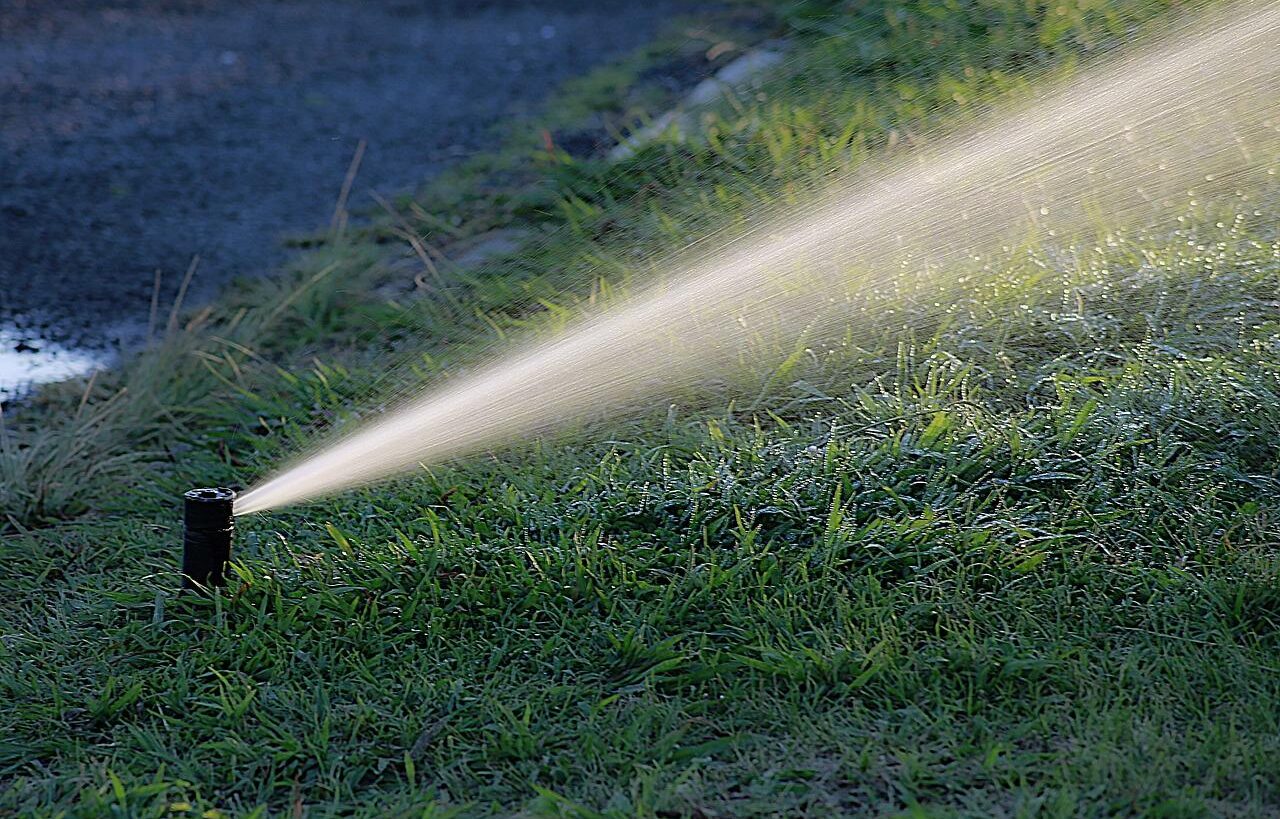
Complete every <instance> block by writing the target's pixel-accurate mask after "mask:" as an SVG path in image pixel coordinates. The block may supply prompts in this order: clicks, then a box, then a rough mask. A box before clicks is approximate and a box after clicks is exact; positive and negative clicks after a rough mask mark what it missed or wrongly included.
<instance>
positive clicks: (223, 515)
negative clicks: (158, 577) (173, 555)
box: [182, 487, 236, 590]
mask: <svg viewBox="0 0 1280 819" xmlns="http://www.w3.org/2000/svg"><path fill="white" fill-rule="evenodd" d="M235 499H236V493H235V492H234V491H232V490H230V489H225V488H223V487H216V488H209V489H192V490H191V491H189V492H187V493H185V494H184V495H183V496H182V511H183V531H182V588H184V589H192V590H206V589H213V588H218V587H221V586H225V585H226V584H227V577H226V569H227V563H228V562H229V561H230V560H231V536H232V535H233V534H234V533H235V524H234V522H233V518H232V508H233V507H234V505H235Z"/></svg>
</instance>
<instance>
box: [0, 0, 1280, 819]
mask: <svg viewBox="0 0 1280 819" xmlns="http://www.w3.org/2000/svg"><path fill="white" fill-rule="evenodd" d="M742 8H748V7H746V6H743V7H742ZM1179 9H1180V4H1178V3H1175V2H1154V1H1152V2H1147V1H1145V0H1064V2H1059V3H1055V4H1044V3H1028V2H1013V1H1012V0H952V1H951V2H930V3H918V4H909V5H905V6H904V5H895V4H889V3H885V2H882V1H881V0H868V2H860V3H832V2H809V3H796V4H791V5H788V6H787V7H785V9H780V10H774V11H772V12H770V13H769V14H768V15H766V16H765V17H764V18H762V19H764V20H765V22H760V21H759V20H757V21H756V22H755V23H754V24H753V25H754V26H756V28H755V29H753V30H756V31H757V32H758V31H760V30H761V27H763V28H764V29H767V31H766V33H767V34H769V35H770V36H779V37H785V38H786V41H787V43H788V50H787V53H786V59H785V62H784V64H783V67H782V68H781V70H779V71H778V72H777V73H776V74H775V75H774V76H773V77H772V78H771V79H769V80H768V81H767V82H765V83H764V85H762V86H760V87H759V88H756V89H752V90H751V91H749V92H744V93H742V94H740V95H738V96H737V97H735V98H734V99H731V100H727V101H726V102H725V103H724V104H723V105H721V106H718V107H715V108H714V109H712V110H710V111H707V112H705V114H704V115H703V116H701V117H700V119H699V122H700V128H701V132H700V135H699V137H698V138H695V139H690V140H687V141H679V140H676V139H675V138H674V137H673V138H671V139H664V140H661V141H659V142H657V143H655V144H653V145H651V146H649V147H647V148H644V149H643V150H641V151H640V152H639V153H638V154H637V155H636V156H634V157H632V158H630V159H627V160H625V161H623V162H622V163H619V164H610V163H607V162H605V161H604V160H603V159H601V158H599V157H591V156H578V155H573V154H572V153H569V152H566V151H564V150H562V149H560V148H557V142H556V139H557V137H561V142H563V143H569V142H571V141H572V140H570V139H568V138H567V137H568V136H569V135H571V134H572V132H573V131H572V128H573V126H572V124H571V123H566V122H565V121H563V120H556V119H555V117H554V115H553V114H552V113H549V114H548V120H547V128H546V135H545V137H544V136H543V135H542V134H541V133H538V132H537V131H536V129H535V131H534V132H533V133H513V134H512V135H510V137H509V138H508V140H507V141H506V142H505V143H504V144H503V146H502V147H501V148H499V149H495V152H494V153H493V154H492V155H491V156H487V157H481V158H477V159H476V160H474V161H473V162H471V163H469V164H468V165H467V166H466V167H464V168H462V169H460V170H459V171H457V172H455V173H454V174H451V175H450V176H448V177H447V178H445V179H443V180H440V181H439V182H437V183H435V184H434V185H432V186H428V187H427V188H426V189H425V190H424V191H422V192H421V194H419V195H418V196H417V197H415V198H414V199H413V200H412V201H410V200H408V199H403V200H400V201H397V202H395V203H389V208H390V209H391V210H394V211H395V215H394V216H392V215H389V214H387V213H385V212H384V213H381V214H379V215H377V216H376V217H374V220H373V222H372V223H370V224H369V225H368V226H366V227H364V228H361V229H359V230H355V231H352V232H351V233H350V234H348V235H346V236H343V237H335V236H328V237H323V241H321V242H320V246H319V247H316V248H313V249H310V250H308V251H307V252H306V253H305V254H304V256H303V257H302V258H301V259H300V260H299V261H298V262H297V265H296V269H294V270H292V271H290V272H289V273H288V274H287V275H285V276H282V277H281V278H279V279H277V280H274V281H271V282H259V283H256V284H245V285H242V286H240V287H239V288H237V289H235V290H232V291H230V292H228V293H226V294H225V295H224V297H223V298H222V299H221V300H220V301H219V302H218V303H217V304H215V305H212V306H211V307H210V308H208V309H205V310H201V311H199V312H197V313H194V314H189V315H184V316H183V317H181V321H177V322H175V323H176V324H178V325H179V329H178V330H177V331H175V332H174V333H173V334H171V335H170V336H169V337H168V338H167V339H165V340H163V341H162V342H160V343H158V344H157V345H156V346H155V347H154V348H153V349H152V350H150V351H148V352H146V353H144V354H143V355H142V356H140V357H139V359H138V360H137V361H135V362H134V363H133V364H132V365H130V366H128V367H126V368H125V369H124V370H122V371H121V372H118V373H112V374H106V375H103V376H101V377H99V378H98V379H96V380H95V381H94V382H93V383H92V384H89V385H87V386H86V385H83V384H81V385H67V386H65V387H59V388H53V389H50V390H47V391H46V392H45V393H43V394H42V395H40V396H38V397H37V398H36V399H34V400H33V401H31V402H30V403H29V404H28V405H26V406H25V407H22V408H19V409H18V410H17V411H16V412H7V413H6V415H5V423H6V429H5V431H4V436H5V437H4V438H3V439H2V440H3V447H4V448H3V450H0V492H2V493H3V495H2V497H3V498H4V502H3V505H2V506H3V508H0V515H4V516H5V517H4V521H5V522H4V523H0V526H4V529H3V534H4V541H3V545H0V591H2V592H3V594H4V597H5V599H6V603H7V604H6V605H5V606H4V608H3V610H0V635H2V639H0V698H3V701H4V703H5V704H4V706H3V707H2V708H0V813H4V812H9V813H12V814H15V815H24V816H26V815H32V816H105V815H118V816H156V817H161V816H183V815H192V816H200V815H204V816H277V815H279V816H303V815H305V816H330V815H361V816H387V815H389V816H406V817H407V816H424V817H439V816H490V815H497V816H506V815H527V816H566V817H593V816H609V817H615V816H616V817H630V816H649V817H658V816H662V817H668V816H672V817H673V816H706V817H709V816H753V815H779V814H782V815H815V816H828V815H862V814H871V815H881V814H888V815H898V814H903V815H909V816H917V815H918V816H991V815H998V816H1037V815H1048V816H1076V815H1087V816H1113V815H1135V814H1137V815H1150V816H1201V815H1239V816H1265V815H1275V814H1276V813H1277V812H1280V709H1277V707H1276V703H1278V702H1280V552H1278V551H1277V544H1278V543H1280V295H1278V294H1280V238H1278V237H1277V236H1276V231H1275V215H1276V212H1275V209H1274V208H1266V207H1263V206H1261V205H1258V204H1257V203H1256V202H1249V203H1247V204H1246V203H1244V202H1243V201H1241V200H1225V201H1220V202H1196V203H1192V202H1190V201H1188V202H1187V203H1185V204H1184V205H1183V206H1181V210H1180V216H1181V218H1180V220H1179V221H1178V222H1176V225H1177V227H1176V228H1161V229H1158V230H1150V231H1142V230H1136V229H1132V228H1128V227H1126V228H1125V229H1120V228H1118V227H1115V228H1112V227H1109V226H1108V225H1106V224H1105V223H1100V224H1099V225H1097V226H1096V235H1093V236H1091V237H1089V239H1088V241H1084V240H1081V241H1077V242H1075V243H1072V244H1070V245H1067V246H1045V245H1028V246H1018V247H1010V248H1006V249H1004V250H1003V251H1000V252H993V253H992V254H990V255H988V256H984V257H983V258H980V259H975V260H973V261H972V262H971V263H967V265H966V266H964V267H963V269H955V270H951V271H949V273H950V274H951V275H952V276H953V277H954V279H955V280H957V281H965V282H969V283H970V284H968V285H966V286H964V287H958V288H956V289H955V290H954V292H953V293H952V291H949V293H952V295H953V296H954V298H953V300H952V301H951V302H949V303H948V304H947V305H946V308H945V309H944V310H939V309H936V308H935V307H934V306H933V305H932V304H929V303H926V302H925V301H924V300H922V299H919V298H911V297H910V296H911V293H910V292H906V291H904V292H905V295H904V294H903V293H900V294H899V300H898V301H889V302H886V304H885V310H892V311H893V312H892V313H888V314H887V315H891V316H893V318H892V319H891V320H883V321H878V322H874V323H868V324H866V325H858V324H856V323H855V324H851V325H850V328H849V332H848V333H847V334H846V336H845V337H844V339H843V340H842V341H841V342H840V343H837V344H832V345H829V346H825V347H815V348H813V349H810V350H808V351H806V352H805V353H804V354H803V355H801V356H798V357H793V358H789V359H787V364H786V365H785V366H784V367H780V368H778V369H770V370H769V371H767V372H747V373H744V374H739V375H740V378H737V379H732V378H729V379H725V380H722V381H717V382H716V383H713V384H710V385H707V386H705V387H704V388H702V389H699V390H694V391H689V392H687V393H686V392H682V393H681V394H679V395H677V396H675V397H673V398H672V399H671V400H669V401H667V400H664V401H663V402H661V405H660V406H655V407H637V408H635V410H634V411H632V412H629V413H620V414H618V415H617V416H616V417H614V418H611V419H607V420H598V421H593V422H591V423H587V424H580V425H578V426H576V427H574V428H573V429H568V430H564V431H562V433H561V434H559V435H556V436H553V437H547V438H544V439H539V440H530V441H522V442H518V443H517V444H514V445H512V446H510V447H507V448H505V449H502V450H500V451H495V452H493V453H489V454H485V455H482V456H477V457H474V458H471V459H468V460H464V461H459V462H454V463H444V464H431V465H428V466H424V467H423V468H422V469H421V470H420V471H418V472H417V473H415V474H412V475H409V476H406V477H404V478H400V479H397V480H394V481H392V482H389V483H384V484H380V485H377V486H373V487H366V488H363V489H359V490H355V491H352V492H349V493H345V494H343V495H341V496H338V497H335V498H332V499H329V500H325V501H321V502H316V503H311V504H306V505H302V506H298V507H294V508H289V509H284V510H280V511H276V512H271V513H267V514H263V515H254V516H247V517H243V518H240V519H239V520H238V526H239V533H238V536H237V554H236V564H235V566H234V578H233V579H232V582H231V584H230V585H229V586H228V588H227V589H226V590H224V591H223V592H222V593H220V594H218V595H216V596H214V597H212V598H209V599H205V598H201V597H197V596H179V595H177V594H175V592H174V589H175V588H176V586H177V584H178V578H177V575H176V565H177V564H176V559H177V550H178V541H179V540H180V529H179V527H180V523H179V521H178V509H177V501H176V498H177V496H178V495H179V494H180V493H181V492H182V491H183V490H185V489H187V488H189V487H192V486H200V485H210V484H219V483H222V484H235V485H249V484H251V483H252V482H253V481H255V480H257V479H259V478H261V477H263V476H265V475H268V474H270V473H272V472H273V471H274V470H275V469H276V468H277V467H278V465H279V464H280V463H281V461H282V460H284V459H286V458H287V457H289V456H290V455H292V454H294V453H297V452H299V451H302V450H304V449H305V448H307V447H308V446H310V445H312V444H314V442H315V441H317V440H322V439H323V437H324V436H326V435H329V434H332V433H333V432H334V431H335V430H341V429H343V428H349V427H350V426H353V425H354V424H355V423H356V422H358V421H359V420H360V418H362V417H367V416H369V415H371V414H374V413H376V412H377V411H378V408H380V407H382V406H384V405H385V404H387V403H389V402H391V401H393V400H394V398H395V396H397V395H403V394H405V393H406V392H407V391H409V390H410V389H415V388H417V387H420V386H421V385H422V384H424V383H425V384H441V383H448V381H449V380H450V379H453V378H456V377H457V376H458V375H459V374H460V373H462V372H464V371H465V370H466V369H467V368H468V367H472V366H474V364H475V363H476V362H477V361H480V360H484V359H486V358H488V357H489V356H491V355H493V354H495V351H499V350H501V349H503V348H504V347H505V346H506V345H507V344H510V343H513V341H512V340H513V339H519V338H521V337H523V336H524V335H527V334H533V335H543V334H549V333H553V332H555V331H556V329H557V328H559V327H562V326H563V325H564V324H565V323H566V322H567V321H569V320H570V319H571V317H572V316H573V315H575V314H576V313H578V312H579V311H580V310H581V309H583V307H584V306H586V305H588V304H598V303H600V302H605V303H609V302H611V301H612V300H621V299H622V298H624V297H625V294H626V293H627V292H628V291H630V290H632V289H633V288H635V287H636V286H638V285H640V284H641V283H643V282H644V281H645V280H646V279H647V278H648V277H650V276H652V275H653V274H654V272H655V268H657V267H658V262H659V260H661V259H662V258H664V257H665V256H666V254H668V253H670V252H674V251H676V250H678V249H680V248H681V247H684V246H685V245H687V244H688V243H689V242H691V241H694V240H696V239H697V238H698V237H700V236H701V235H703V234H704V233H705V232H706V231H708V230H713V229H715V230H722V231H729V232H732V231H734V230H736V229H739V228H740V227H741V226H742V225H743V224H744V222H745V221H746V220H747V218H748V216H750V215H751V214H754V213H758V212H759V209H760V208H761V207H771V206H773V205H779V204H791V203H794V202H796V201H803V197H804V195H805V192H806V191H810V190H812V189H814V188H815V187H816V186H817V185H819V184H820V183H821V180H823V179H826V178H829V177H830V176H831V175H833V174H836V175H838V174H844V173H853V172H856V171H857V169H858V168H859V167H861V166H862V165H863V164H864V163H865V162H867V161H869V160H871V159H874V158H876V157H878V156H882V155H883V154H884V153H885V152H888V151H902V150H909V146H910V145H911V143H912V140H913V139H926V138H931V137H932V135H935V134H940V133H943V132H945V131H947V130H948V129H951V128H954V127H956V125H957V124H958V123H963V122H966V121H969V120H970V119H971V118H972V117H973V116H975V115H976V114H977V112H978V111H979V109H980V108H981V105H982V103H984V102H991V101H996V100H1000V99H1002V98H1005V97H1008V96H1011V95H1018V94H1020V93H1023V92H1024V91H1025V90H1026V89H1027V87H1028V86H1029V84H1031V82H1032V81H1033V80H1039V81H1051V80H1053V79H1054V78H1058V77H1062V76H1065V75H1069V74H1070V73H1072V72H1073V71H1075V70H1077V67H1078V66H1079V65H1080V64H1084V63H1087V62H1088V60H1089V58H1091V57H1093V56H1096V55H1097V54H1098V53H1100V52H1104V51H1106V50H1107V49H1109V48H1112V47H1114V46H1116V45H1117V44H1119V43H1122V42H1125V41H1128V40H1130V39H1133V38H1135V37H1146V36H1156V35H1157V34H1158V32H1159V31H1160V30H1161V29H1162V28H1163V27H1164V26H1165V25H1166V24H1167V21H1168V20H1170V19H1172V18H1173V17H1176V16H1177V15H1178V14H1180V13H1181V12H1180V11H1179ZM653 59H657V57H656V56H655V55H654V54H653V53H647V54H645V55H640V56H638V57H637V58H636V60H635V61H633V62H632V63H630V64H628V65H627V66H623V67H616V68H612V69H608V70H607V71H606V72H602V73H600V74H598V75H596V76H595V77H593V78H588V80H586V81H582V82H580V83H579V84H577V85H576V86H575V87H573V88H569V89H566V91H565V98H564V99H563V100H562V101H561V102H560V103H558V104H554V103H553V105H552V106H551V109H552V110H553V111H554V110H555V109H557V107H558V109H559V110H561V111H578V110H579V109H582V110H586V109H592V108H598V107H599V106H600V105H602V104H604V103H602V102H600V101H599V100H598V99H596V98H597V97H602V96H604V97H605V98H608V95H605V94H602V91H601V89H602V88H604V89H611V93H614V92H616V90H617V89H619V88H621V87H624V86H625V85H626V84H627V82H628V79H627V78H631V79H634V80H637V81H639V78H642V77H643V74H644V65H645V64H646V61H648V60H653ZM640 99H642V100H645V99H647V98H644V97H643V95H642V97H641V98H640ZM655 99H658V97H655ZM587 100H590V104H588V103H587ZM650 102H652V101H650ZM574 104H576V105H577V106H578V108H575V107H574ZM637 105H639V103H637ZM617 114H618V116H619V117H625V116H634V115H635V111H631V110H629V109H627V108H626V106H625V105H622V104H619V106H618V108H617ZM497 227H503V228H520V229H522V230H523V231H525V232H526V233H525V235H527V237H528V238H527V239H526V240H525V242H524V246H523V247H522V248H521V249H520V250H519V251H518V252H515V253H512V254H510V255H508V256H505V257H503V258H500V259H496V260H493V261H491V262H490V263H488V264H486V265H484V266H482V267H480V268H477V269H471V270H461V269H455V268H452V267H450V266H449V265H448V264H447V263H446V262H445V261H443V257H441V258H436V257H435V256H434V255H433V254H434V252H435V251H434V249H435V248H439V247H447V246H448V245H449V243H450V242H457V241H461V240H463V239H466V238H467V237H468V236H473V235H476V234H479V233H483V232H484V231H487V230H490V229H492V228H497ZM406 234H409V235H412V236H414V237H415V240H416V241H418V242H419V243H420V244H421V245H422V246H423V248H425V249H426V255H427V256H428V258H429V259H432V260H433V261H432V264H431V265H430V267H427V269H425V270H419V269H417V268H415V269H414V272H415V273H420V274H421V275H419V276H418V279H417V280H418V282H419V286H417V287H416V288H414V287H412V286H407V285H405V281H404V280H405V279H406V278H407V279H412V278H413V277H412V276H408V277H406V276H404V275H402V274H396V273H394V272H389V267H388V265H387V264H386V261H385V260H386V258H387V252H388V248H390V247H393V246H398V245H396V244H395V243H397V242H399V241H400V238H401V237H403V236H404V235H406ZM403 267H404V265H403V264H400V265H398V266H396V265H392V266H391V267H390V270H391V271H395V270H402V269H403ZM424 267H426V266H424ZM397 275H400V278H396V276H397ZM949 298H950V296H949ZM183 327H185V328H186V329H181V328H183ZM741 379H746V380H747V381H748V383H749V384H750V383H754V385H755V386H754V388H743V382H742V380H741ZM752 379H754V382H752V381H751V380H752Z"/></svg>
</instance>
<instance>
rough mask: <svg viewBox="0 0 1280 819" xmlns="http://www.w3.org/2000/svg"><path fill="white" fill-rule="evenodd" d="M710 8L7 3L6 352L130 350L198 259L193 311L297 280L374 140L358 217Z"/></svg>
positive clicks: (391, 2)
mask: <svg viewBox="0 0 1280 819" xmlns="http://www.w3.org/2000/svg"><path fill="white" fill-rule="evenodd" d="M690 5H692V4H691V3H689V2H681V0H646V2H643V3H639V2H634V1H633V0H594V2H587V1H586V0H582V2H574V1H573V0H559V2H556V1H554V0H546V1H545V2H506V3H501V2H490V3H480V2H463V0H453V2H439V0H437V2H432V0H420V2H408V0H293V1H291V0H260V1H253V2H246V1H244V0H241V1H239V2H237V0H171V1H170V2H161V1H160V0H132V1H131V2H130V1H129V0H126V1H125V2H105V0H80V1H79V2H62V0H57V2H51V1H50V0H4V2H0V340H3V339H5V338H6V337H7V338H10V339H21V338H29V337H31V338H34V337H36V336H44V337H46V338H49V337H52V338H57V339H61V340H62V341H64V342H66V343H68V344H70V345H73V346H75V345H85V346H94V345H101V344H107V345H108V346H109V345H111V344H112V343H114V342H115V340H118V339H125V340H127V339H128V338H129V337H130V335H131V334H135V335H136V332H137V328H138V327H140V326H142V325H144V324H145V321H146V317H147V313H148V309H149V304H150V300H151V292H152V285H153V277H154V272H155V271H156V270H157V269H160V270H161V271H163V275H164V280H165V282H166V287H165V290H164V297H165V299H166V300H167V299H169V298H171V297H172V295H173V293H174V291H175V290H176V287H177V284H178V281H179V280H180V278H181V276H182V273H183V271H184V270H185V268H186V267H187V264H188V262H189V261H190V259H191V257H192V256H193V255H194V254H199V255H200V256H201V258H202V264H201V266H200V268H199V273H198V276H197V278H196V280H195V282H194V283H193V286H192V291H191V294H192V296H193V297H194V298H195V299H200V298H207V297H208V296H209V295H210V294H211V293H212V292H214V290H215V289H216V287H217V286H218V285H220V284H222V283H224V282H226V281H227V280H228V279H230V278H233V277H235V276H238V275H255V274H261V273H263V272H266V271H269V270H271V269H272V268H273V267H274V266H277V265H278V264H279V263H280V262H281V261H282V259H283V258H284V256H285V251H284V250H283V249H282V247H281V245H280V242H279V239H280V237H281V236H282V235H283V234H287V233H296V232H302V231H306V230H310V229H312V228H315V227H319V226H321V225H323V224H325V223H326V222H327V220H328V218H329V216H330V214H331V212H332V209H333V205H334V199H335V197H336V195H337V191H338V189H339V187H340V185H341V182H342V177H343V175H344V173H345V171H346V169H347V166H348V163H349V162H350V160H351V156H352V152H353V151H354V149H355V147H356V145H357V143H358V142H359V140H361V139H366V140H367V141H368V149H367V152H366V154H365V157H364V162H363V165H362V167H361V170H360V176H359V179H358V182H357V185H356V196H355V197H353V202H354V203H356V204H359V203H361V202H366V203H367V202H368V201H369V200H368V199H367V198H364V197H362V196H361V192H362V191H365V192H367V190H368V189H369V188H370V187H374V188H378V189H382V190H402V189H406V188H412V187H414V186H415V185H416V184H418V183H420V182H421V181H422V180H424V179H426V178H428V177H430V176H431V175H432V174H434V173H437V172H438V171H439V170H441V169H442V168H444V167H446V166H447V165H448V164H450V163H452V162H455V161H457V160H458V159H460V158H462V157H465V156H466V155H467V154H469V153H471V152H474V151H476V150H477V149H480V148H483V147H485V146H486V145H487V143H488V139H487V137H488V135H489V134H491V133H492V131H491V129H492V126H493V125H494V124H495V123H497V122H499V121H500V120H502V119H503V118H505V117H509V116H513V115H518V114H520V113H521V112H525V111H528V110H530V109H531V108H532V107H533V106H536V104H537V103H538V102H539V100H541V99H542V98H544V97H545V95H546V94H547V93H548V92H549V91H550V90H551V89H552V88H553V87H554V86H555V85H557V84H558V83H560V82H561V81H563V80H564V79H566V78H567V77H569V76H572V75H575V74H580V73H583V72H585V71H586V70H587V69H589V68H590V67H591V66H593V65H595V64H598V63H600V62H602V61H605V60H607V59H609V58H611V57H616V56H618V55H620V54H621V53H623V52H625V51H627V50H629V49H632V48H634V47H637V46H639V45H641V44H642V43H643V42H645V41H646V39H648V38H650V37H652V36H653V35H654V33H655V32H656V31H657V30H658V28H659V27H660V26H661V24H662V23H663V22H664V20H665V19H666V18H668V17H669V16H670V15H671V14H672V13H674V12H675V11H677V10H684V9H688V8H689V6H690ZM6 328H7V329H6ZM6 333H7V334H8V335H7V336H6ZM11 346H12V345H11ZM7 352H10V353H11V352H12V351H7Z"/></svg>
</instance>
